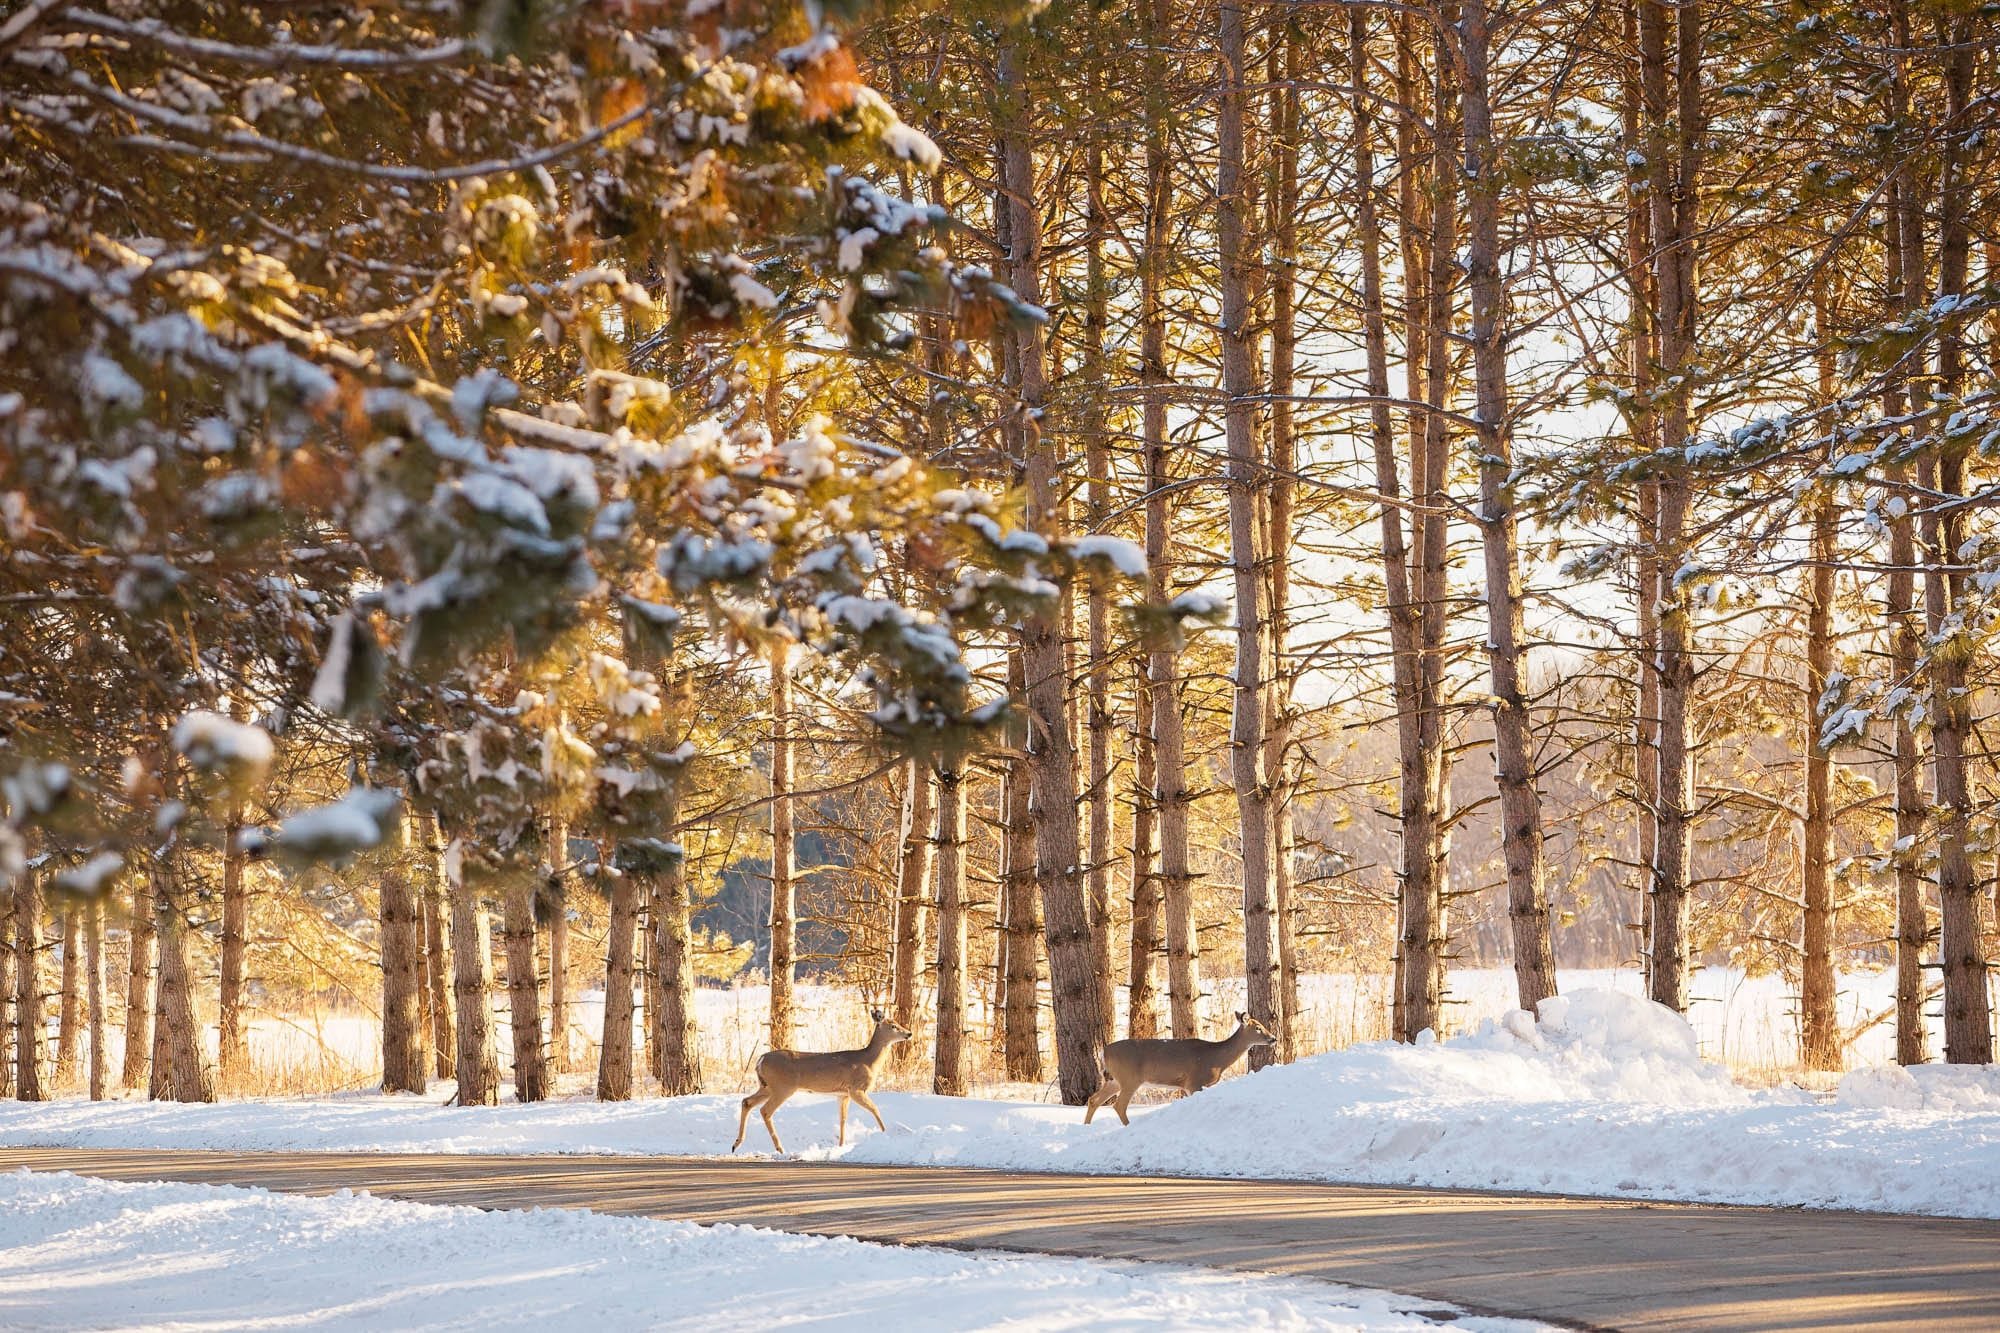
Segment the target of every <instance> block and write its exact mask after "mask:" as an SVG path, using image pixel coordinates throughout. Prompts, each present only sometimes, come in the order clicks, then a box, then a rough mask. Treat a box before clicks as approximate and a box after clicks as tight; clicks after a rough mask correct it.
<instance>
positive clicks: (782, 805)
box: [770, 646, 798, 1051]
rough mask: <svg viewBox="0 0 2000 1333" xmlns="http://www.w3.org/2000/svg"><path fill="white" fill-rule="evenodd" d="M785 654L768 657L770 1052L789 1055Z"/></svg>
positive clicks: (791, 891)
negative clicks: (769, 678) (769, 708)
mask: <svg viewBox="0 0 2000 1333" xmlns="http://www.w3.org/2000/svg"><path fill="white" fill-rule="evenodd" d="M789 657H790V654H789V649H788V648H786V647H783V646H781V647H779V648H778V649H777V650H775V651H774V652H773V653H772V655H771V956H770V973H771V1049H772V1050H776V1051H784V1050H790V1049H791V1047H792V1042H793V1035H792V980H793V973H794V971H795V970H796V964H795V962H794V957H795V954H796V952H797V948H798V937H797V926H796V924H795V921H794V914H795V909H796V906H797V903H796V901H795V898H794V895H795V893H796V889H795V887H794V885H793V883H792V878H793V875H792V872H793V860H792V858H793V857H794V856H795V855H796V849H795V847H794V845H793V840H792V782H793V775H792V733H791V727H792V672H791V663H790V660H789Z"/></svg>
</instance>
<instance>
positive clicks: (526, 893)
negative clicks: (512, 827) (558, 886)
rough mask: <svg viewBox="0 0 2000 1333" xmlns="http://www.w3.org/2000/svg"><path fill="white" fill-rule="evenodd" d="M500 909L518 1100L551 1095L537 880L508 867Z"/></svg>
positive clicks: (528, 872)
mask: <svg viewBox="0 0 2000 1333" xmlns="http://www.w3.org/2000/svg"><path fill="white" fill-rule="evenodd" d="M505 894H506V896H505V898H504V899H503V900H502V907H501V927H500V931H501V937H502V938H501V943H502V944H503V945H504V946H505V950H506V955H507V1011H508V1014H507V1018H508V1027H509V1029H510V1030H511V1031H512V1033H513V1037H514V1100H515V1101H517V1102H539V1101H542V1100H544V1099H545V1098H546V1097H547V1096H548V1095H549V1078H548V1065H547V1062H546V1061H545V1059H544V1057H543V1052H542V988H541V978H540V976H539V969H538V968H537V966H536V961H535V876H534V874H533V872H532V871H531V870H530V869H528V868H527V867H520V866H510V867H509V868H508V873H507V877H506V884H505Z"/></svg>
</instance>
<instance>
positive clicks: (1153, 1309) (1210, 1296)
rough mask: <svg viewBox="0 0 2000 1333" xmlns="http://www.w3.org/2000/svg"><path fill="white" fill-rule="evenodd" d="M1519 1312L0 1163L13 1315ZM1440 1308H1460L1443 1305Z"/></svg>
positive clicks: (1056, 1318) (166, 1324)
mask: <svg viewBox="0 0 2000 1333" xmlns="http://www.w3.org/2000/svg"><path fill="white" fill-rule="evenodd" d="M1420 1311H1423V1312H1428V1313H1429V1314H1430V1315H1432V1316H1436V1317H1441V1318H1445V1319H1451V1320H1452V1321H1453V1322H1452V1326H1453V1327H1455V1328H1475V1329H1486V1330H1492V1331H1493V1333H1499V1331H1500V1330H1503V1329H1523V1328H1532V1327H1535V1326H1534V1325H1531V1324H1525V1323H1521V1322H1518V1321H1512V1320H1497V1319H1480V1318H1471V1317H1465V1316H1457V1312H1456V1311H1452V1310H1450V1309H1448V1308H1446V1307H1441V1306H1439V1305H1438V1303H1436V1302H1425V1301H1418V1300H1414V1299H1410V1298H1405V1297H1399V1296H1392V1295H1389V1294H1388V1293H1385V1292H1375V1291H1364V1290H1360V1289H1357V1288H1351V1287H1341V1286H1337V1285H1334V1284H1331V1283H1320V1282H1313V1281H1309V1280H1302V1279H1289V1278H1274V1277H1264V1276H1261V1275H1255V1274H1231V1273H1220V1272H1210V1271H1205V1270H1200V1269H1189V1268H1177V1267H1168V1266H1165V1265H1152V1264H1109V1263H1097V1262H1091V1261H1086V1260H1080V1259H1054V1258H1027V1257H1013V1256H998V1255H993V1256H988V1255H973V1254H960V1253H954V1252H950V1251H945V1250H932V1249H913V1248H903V1247H897V1246H889V1245H871V1244H865V1243H863V1242H861V1241H852V1240H837V1239H825V1238H821V1237H812V1236H791V1235H785V1234H783V1233H781V1232H772V1231H764V1230H761V1229H757V1228H750V1227H733V1226H717V1227H703V1226H696V1225H694V1224H692V1223H687V1222H660V1221H651V1220H645V1219H635V1218H622V1217H606V1216H600V1215H597V1214H593V1213H585V1212H569V1211H561V1210H543V1209H537V1210H535V1211H532V1212H483V1211H481V1210H479V1209H476V1208H456V1207H440V1206H436V1205H428V1204H416V1203H402V1202H397V1201H393V1200H387V1199H377V1198H373V1197H370V1196H368V1195H366V1194H360V1195H356V1194H350V1193H348V1192H346V1191H342V1192H341V1193H339V1194H336V1195H334V1196H333V1197H331V1198H320V1199H316V1198H299V1197H294V1196H288V1195H282V1194H272V1193H268V1192H266V1191H264V1190H254V1189H238V1188H235V1187H230V1186H213V1185H181V1184H165V1183H155V1184H130V1183H118V1182H112V1181H102V1180H91V1179H88V1178H86V1177H82V1176H74V1175H69V1174H67V1173H63V1174H55V1175H38V1174H30V1173H28V1172H25V1171H21V1172H15V1173H13V1174H10V1175H4V1176H0V1325H4V1326H5V1327H7V1328H12V1329H79V1328H90V1329H120V1328H148V1329H160V1328H175V1327H198V1328H203V1329H223V1328H246V1327H260V1328H266V1327H272V1326H274V1325H281V1324H283V1325H297V1324H310V1325H311V1326H312V1327H314V1328H323V1329H341V1328H357V1329H359V1328H384V1327H388V1328H415V1327H425V1328H466V1329H473V1328H478V1329H485V1328H530V1327H536V1328H550V1327H555V1328H562V1327H572V1326H574V1327H581V1326H583V1325H585V1324H586V1323H587V1324H588V1325H589V1326H590V1327H591V1328H593V1329H600V1330H607V1331H608V1330H614V1329H627V1328H635V1329H636V1328H669V1329H700V1330H703V1331H704V1333H710V1331H716V1333H720V1331H723V1330H731V1329H766V1328H772V1327H784V1326H786V1325H789V1324H795V1323H801V1322H808V1321H809V1322H811V1324H812V1325H813V1327H815V1328H825V1329H857V1330H871V1331H872V1330H875V1329H880V1328H896V1329H944V1330H956V1329H974V1328H1003V1327H1010V1328H1017V1329H1018V1328H1107V1329H1148V1330H1151V1329H1162V1328H1179V1329H1195V1328H1214V1329H1292V1328H1296V1329H1315V1328H1345V1329H1418V1328H1432V1327H1436V1326H1437V1325H1436V1324H1435V1323H1433V1321H1432V1319H1431V1318H1427V1317H1425V1314H1424V1313H1419V1312H1420ZM1454 1316H1457V1317H1455V1318H1454Z"/></svg>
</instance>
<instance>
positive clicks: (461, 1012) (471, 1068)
mask: <svg viewBox="0 0 2000 1333" xmlns="http://www.w3.org/2000/svg"><path fill="white" fill-rule="evenodd" d="M455 860H456V858H455V857H454V856H453V855H452V854H451V853H449V852H447V853H446V865H447V867H448V870H447V875H446V878H447V880H448V881H449V886H450V893H451V961H452V996H453V999H454V1001H455V1004H454V1006H453V1007H454V1008H455V1009H456V1010H457V1018H458V1024H457V1026H458V1050H457V1054H456V1056H455V1058H454V1059H453V1061H452V1064H453V1067H454V1068H455V1069H456V1070H457V1072H458V1092H457V1095H455V1096H454V1097H453V1098H452V1105H454V1106H497V1105H498V1104H499V1102H500V1059H499V1055H498V1053H497V1051H496V1050H495V1048H494V1034H493V1005H492V1001H491V1000H490V999H489V998H488V997H489V996H490V995H491V994H492V991H493V940H492V933H491V927H490V926H489V925H488V923H487V917H486V904H485V903H484V902H483V901H481V900H480V896H479V891H478V889H477V887H475V886H474V885H473V884H472V883H469V882H468V880H467V877H466V875H465V874H464V873H463V871H462V869H456V868H452V863H453V862H454V861H455ZM626 993H627V995H628V996H629V995H630V993H631V990H630V987H629V986H628V987H627V989H626ZM604 1007H605V1011H606V1013H607V1014H608V1013H609V1012H610V1009H611V1005H610V1002H609V1000H608V999H607V1000H606V1002H605V1006H604ZM607 1021H608V1020H607ZM626 1033H627V1035H626V1039H625V1040H626V1049H627V1052H628V1054H629V1052H630V1049H631V1036H630V1033H631V1023H630V1019H629V1016H628V1019H627V1022H626ZM627 1077H628V1078H629V1077H630V1071H629V1068H628V1071H627Z"/></svg>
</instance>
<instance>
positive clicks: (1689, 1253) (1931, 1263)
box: [0, 1148, 2000, 1329]
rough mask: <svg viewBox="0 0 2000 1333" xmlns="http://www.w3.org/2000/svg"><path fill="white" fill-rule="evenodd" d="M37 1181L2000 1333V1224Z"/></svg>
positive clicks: (1228, 1200) (1544, 1305) (985, 1190)
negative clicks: (184, 1187) (590, 1214)
mask: <svg viewBox="0 0 2000 1333" xmlns="http://www.w3.org/2000/svg"><path fill="white" fill-rule="evenodd" d="M19 1167H29V1168H32V1169H35V1170H47V1171H55V1170H68V1171H78V1172H83V1173H86V1174H89V1175H94V1176H106V1177H110V1178H113V1179H118V1180H185V1181H199V1182H206V1183H210V1184H237V1185H261V1186H264V1187H266V1188H268V1189H277V1190H289V1191H294V1192H298V1193H304V1194H326V1193H331V1192H332V1191H334V1190H337V1189H341V1188H350V1189H368V1190H371V1191H373V1192H374V1193H376V1194H379V1195H386V1196H390V1197H394V1198H401V1199H412V1200H416V1201H418V1202H422V1203H455V1204H469V1205H472V1206H474V1207H480V1208H530V1207H564V1208H590V1209H594V1210H596V1211H598V1212H604V1213H624V1214H632V1215H641V1216H647V1217H678V1218H688V1219H691V1220H694V1221H697V1222H739V1223H746V1224H751V1225H756V1226H766V1227H774V1228H778V1229H782V1230H786V1231H802V1232H810V1233H814V1234H819V1235H841V1236H857V1237H861V1238H864V1239H868V1240H880V1241H891V1242H904V1243H913V1244H927V1245H947V1246H954V1247H968V1248H981V1249H1004V1250H1037V1251H1042V1252H1045V1253H1050V1254H1072V1255H1083V1256H1087V1257H1091V1258H1105V1259H1150V1260H1160V1261H1165V1262H1171V1263H1181V1264H1203V1265H1208V1266H1211V1267H1217V1268H1234V1269H1251V1270H1257V1271H1263V1272H1271V1273H1285V1274H1292V1275H1295V1276H1306V1277H1317V1278H1327V1279H1331V1280H1333V1281H1338V1282H1348V1283H1353V1284H1356V1285H1359V1286H1368V1287H1383V1288H1387V1289H1389V1290H1391V1291H1400V1292H1405V1293H1408V1294H1410V1295H1414V1296H1420V1297H1423V1298H1424V1299H1426V1300H1437V1301H1449V1302H1451V1303H1453V1304H1456V1305H1460V1306H1463V1307H1466V1308H1468V1309H1472V1310H1476V1311H1481V1312H1487V1313H1494V1314H1513V1315H1522V1316H1529V1317H1535V1318H1541V1319H1546V1320H1550V1321H1554V1322H1558V1323H1566V1324H1570V1325H1574V1326H1579V1327H1588V1328H1616V1329H1695V1328H1701V1329H1708V1328H1746V1329H1748V1328H1754V1329H1803V1328H1864V1327H1874V1328H1880V1327H1883V1326H1886V1325H1890V1324H1902V1325H1907V1326H1909V1327H1912V1328H1923V1329H1951V1328H1968V1329H1971V1328H1987V1329H2000V1222H1965V1221H1953V1220H1947V1219H1939V1218H1919V1217H1887V1216H1876V1215H1870V1214H1865V1213H1823V1212H1805V1211H1799V1210H1783V1209H1765V1208H1724V1207H1703V1206H1697V1205H1680V1204H1642V1203H1627V1202H1623V1201H1613V1200H1598V1199H1570V1198H1555V1197H1547V1196H1534V1195H1526V1196H1521V1195H1501V1194H1479V1193H1454V1192H1450V1191H1443V1190H1415V1189H1394V1188H1381V1187H1375V1186H1356V1185H1321V1184H1303V1183H1288V1182H1277V1181H1248V1180H1182V1179H1174V1178H1159V1177H1115V1176H1058V1175H1017V1174H1009V1173H1005V1172H997V1171H959V1170H942V1169H936V1168H906V1167H864V1166H844V1165H831V1164H812V1163H802V1162H772V1161H755V1160H744V1161H728V1160H712V1159H685V1158H679V1159H677V1158H635V1157H468V1156H404V1155H390V1154H349V1153H252V1154H240V1153H197V1152H185V1153H182V1152H145V1151H127V1152H111V1151H89V1150H69V1149H12V1148H0V1170H14V1169H16V1168H19Z"/></svg>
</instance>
